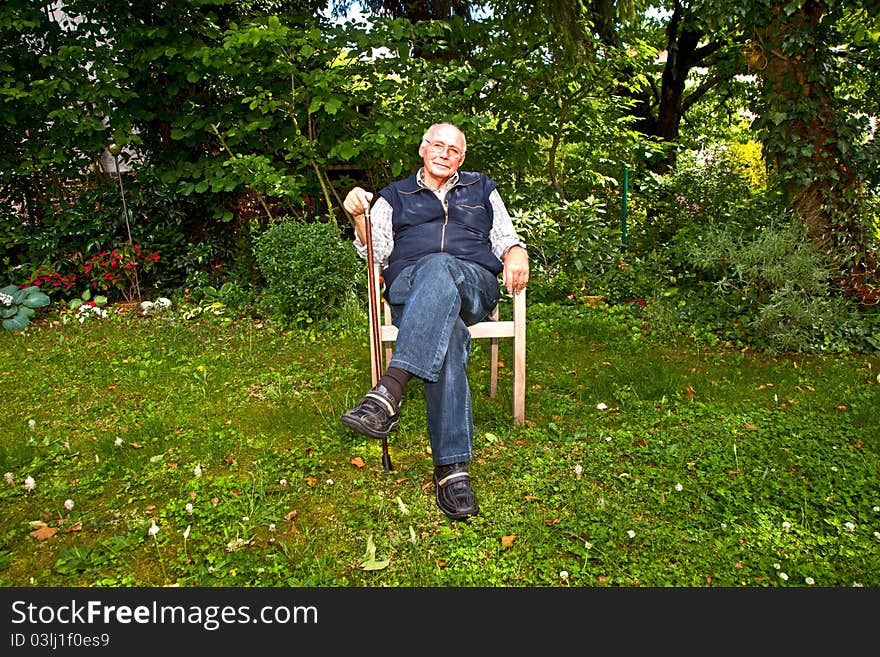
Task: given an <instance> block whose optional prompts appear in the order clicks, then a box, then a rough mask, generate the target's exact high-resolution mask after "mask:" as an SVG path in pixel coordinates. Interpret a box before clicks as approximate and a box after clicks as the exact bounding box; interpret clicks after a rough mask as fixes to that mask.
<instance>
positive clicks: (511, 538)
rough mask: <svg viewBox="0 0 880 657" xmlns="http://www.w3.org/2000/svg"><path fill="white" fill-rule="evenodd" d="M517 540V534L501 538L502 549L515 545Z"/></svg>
mask: <svg viewBox="0 0 880 657" xmlns="http://www.w3.org/2000/svg"><path fill="white" fill-rule="evenodd" d="M515 540H516V534H508V535H507V536H502V537H501V547H505V548H506V547H510V546H511V545H513V542H514V541H515Z"/></svg>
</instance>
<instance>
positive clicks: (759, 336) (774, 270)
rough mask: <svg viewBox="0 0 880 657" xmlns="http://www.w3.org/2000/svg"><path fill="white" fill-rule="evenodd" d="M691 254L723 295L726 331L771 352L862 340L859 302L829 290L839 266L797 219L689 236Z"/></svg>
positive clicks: (720, 297) (839, 345) (840, 347)
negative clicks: (749, 229)
mask: <svg viewBox="0 0 880 657" xmlns="http://www.w3.org/2000/svg"><path fill="white" fill-rule="evenodd" d="M685 251H686V257H687V259H688V261H689V263H690V265H691V266H692V267H694V268H695V269H696V270H699V271H702V272H704V275H705V278H704V280H707V281H708V282H710V283H711V288H712V289H713V290H714V291H715V293H716V294H717V296H718V302H716V303H715V304H713V306H714V308H715V309H716V311H720V312H721V315H720V316H719V318H718V319H719V320H720V321H721V322H722V324H724V323H726V324H727V326H728V329H727V330H724V333H726V334H728V335H730V336H732V337H734V338H735V339H736V340H737V341H738V342H739V343H741V344H750V345H754V346H756V347H757V348H759V349H764V350H766V351H767V352H769V353H776V352H780V351H824V350H833V351H840V350H846V349H847V348H849V347H855V346H858V344H859V342H860V341H861V340H862V338H863V337H864V336H863V335H861V334H860V330H859V328H858V326H859V315H858V312H857V309H856V307H855V305H854V304H852V303H851V302H849V301H847V300H846V299H844V298H842V297H840V296H837V295H832V294H830V292H831V290H832V287H833V285H832V281H833V273H834V268H833V266H832V263H831V262H830V261H829V259H828V257H827V256H826V255H825V254H823V253H821V252H820V251H819V250H818V249H817V248H816V246H815V245H814V244H813V243H812V242H810V241H809V240H806V239H805V238H804V231H803V228H802V227H801V226H800V225H799V224H797V223H793V222H787V223H786V222H780V223H779V224H771V225H769V226H766V227H762V228H760V229H758V230H757V231H755V232H754V233H744V232H743V231H742V230H741V229H739V230H738V229H736V228H727V227H719V228H716V229H713V230H711V231H709V232H706V233H704V234H703V235H701V239H700V240H699V241H692V242H688V243H687V244H686V246H685Z"/></svg>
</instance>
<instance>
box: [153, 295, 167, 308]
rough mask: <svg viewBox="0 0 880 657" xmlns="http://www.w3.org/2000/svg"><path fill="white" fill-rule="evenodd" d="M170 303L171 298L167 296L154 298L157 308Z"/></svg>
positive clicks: (164, 306)
mask: <svg viewBox="0 0 880 657" xmlns="http://www.w3.org/2000/svg"><path fill="white" fill-rule="evenodd" d="M170 305H171V299H169V298H168V297H159V298H158V299H156V306H158V307H159V308H167V307H168V306H170Z"/></svg>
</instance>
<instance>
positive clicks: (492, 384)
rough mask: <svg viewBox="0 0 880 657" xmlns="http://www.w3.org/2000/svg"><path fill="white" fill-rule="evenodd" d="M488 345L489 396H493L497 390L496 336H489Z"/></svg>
mask: <svg viewBox="0 0 880 657" xmlns="http://www.w3.org/2000/svg"><path fill="white" fill-rule="evenodd" d="M489 341H490V342H491V347H490V358H489V360H490V363H491V364H490V370H489V396H490V397H494V396H495V392H496V391H497V390H498V338H491V339H490V340H489Z"/></svg>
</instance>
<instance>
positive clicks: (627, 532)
mask: <svg viewBox="0 0 880 657" xmlns="http://www.w3.org/2000/svg"><path fill="white" fill-rule="evenodd" d="M626 535H627V536H629V537H630V538H635V537H636V533H635V532H634V531H633V530H632V529H627V530H626Z"/></svg>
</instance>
